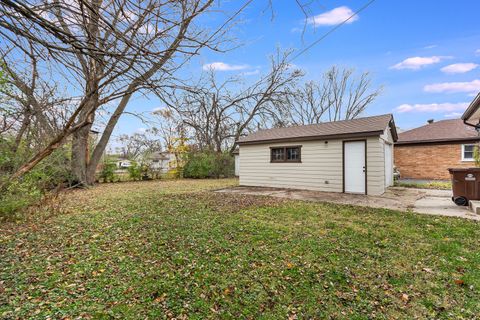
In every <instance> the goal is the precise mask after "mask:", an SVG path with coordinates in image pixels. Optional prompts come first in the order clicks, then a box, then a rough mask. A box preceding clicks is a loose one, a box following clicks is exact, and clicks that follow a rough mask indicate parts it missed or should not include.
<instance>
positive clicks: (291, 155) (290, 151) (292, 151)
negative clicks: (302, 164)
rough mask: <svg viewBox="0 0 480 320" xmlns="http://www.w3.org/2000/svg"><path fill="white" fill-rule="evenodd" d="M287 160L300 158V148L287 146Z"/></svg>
mask: <svg viewBox="0 0 480 320" xmlns="http://www.w3.org/2000/svg"><path fill="white" fill-rule="evenodd" d="M287 160H289V161H298V160H300V149H299V148H298V147H297V148H287Z"/></svg>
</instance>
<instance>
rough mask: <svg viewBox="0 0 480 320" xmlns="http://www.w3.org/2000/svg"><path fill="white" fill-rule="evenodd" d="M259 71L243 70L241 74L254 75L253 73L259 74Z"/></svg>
mask: <svg viewBox="0 0 480 320" xmlns="http://www.w3.org/2000/svg"><path fill="white" fill-rule="evenodd" d="M259 73H260V70H258V69H257V70H254V71H245V72H243V73H242V74H243V75H244V76H254V75H256V74H259Z"/></svg>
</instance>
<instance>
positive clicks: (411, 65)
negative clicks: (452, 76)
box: [390, 56, 451, 70]
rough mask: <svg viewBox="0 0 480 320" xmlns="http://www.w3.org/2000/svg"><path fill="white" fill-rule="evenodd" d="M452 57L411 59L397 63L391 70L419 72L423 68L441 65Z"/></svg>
mask: <svg viewBox="0 0 480 320" xmlns="http://www.w3.org/2000/svg"><path fill="white" fill-rule="evenodd" d="M449 58H451V57H445V56H431V57H410V58H407V59H405V60H403V61H402V62H399V63H397V64H396V65H393V66H391V67H390V69H397V70H401V69H411V70H418V69H420V68H423V67H425V66H428V65H431V64H435V63H439V62H440V61H442V60H445V59H449Z"/></svg>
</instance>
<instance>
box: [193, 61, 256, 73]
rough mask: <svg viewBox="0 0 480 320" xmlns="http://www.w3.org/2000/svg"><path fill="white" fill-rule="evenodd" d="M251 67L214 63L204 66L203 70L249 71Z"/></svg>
mask: <svg viewBox="0 0 480 320" xmlns="http://www.w3.org/2000/svg"><path fill="white" fill-rule="evenodd" d="M248 67H249V66H248V65H246V64H228V63H224V62H212V63H207V64H204V65H203V67H202V69H203V70H215V71H236V70H244V69H247V68H248Z"/></svg>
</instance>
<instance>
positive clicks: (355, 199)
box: [217, 187, 480, 221]
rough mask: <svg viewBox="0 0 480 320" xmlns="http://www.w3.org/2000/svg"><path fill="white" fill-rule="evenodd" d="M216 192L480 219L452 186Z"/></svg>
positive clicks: (224, 190)
mask: <svg viewBox="0 0 480 320" xmlns="http://www.w3.org/2000/svg"><path fill="white" fill-rule="evenodd" d="M217 192H223V193H233V194H235V193H237V194H249V195H261V196H271V197H278V198H286V199H294V200H305V201H318V202H332V203H339V204H351V205H358V206H365V207H373V208H386V209H393V210H399V211H414V212H417V213H425V214H431V215H440V216H449V217H459V218H466V219H472V220H479V221H480V215H476V214H473V213H472V212H470V211H469V209H468V207H459V206H457V205H455V204H454V203H453V202H452V200H451V191H449V190H432V189H413V188H400V187H392V188H389V189H388V190H387V192H385V193H384V194H383V195H381V196H366V195H357V194H345V193H336V192H335V193H334V192H320V191H309V190H294V189H280V188H265V187H234V188H228V189H222V190H218V191H217Z"/></svg>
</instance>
